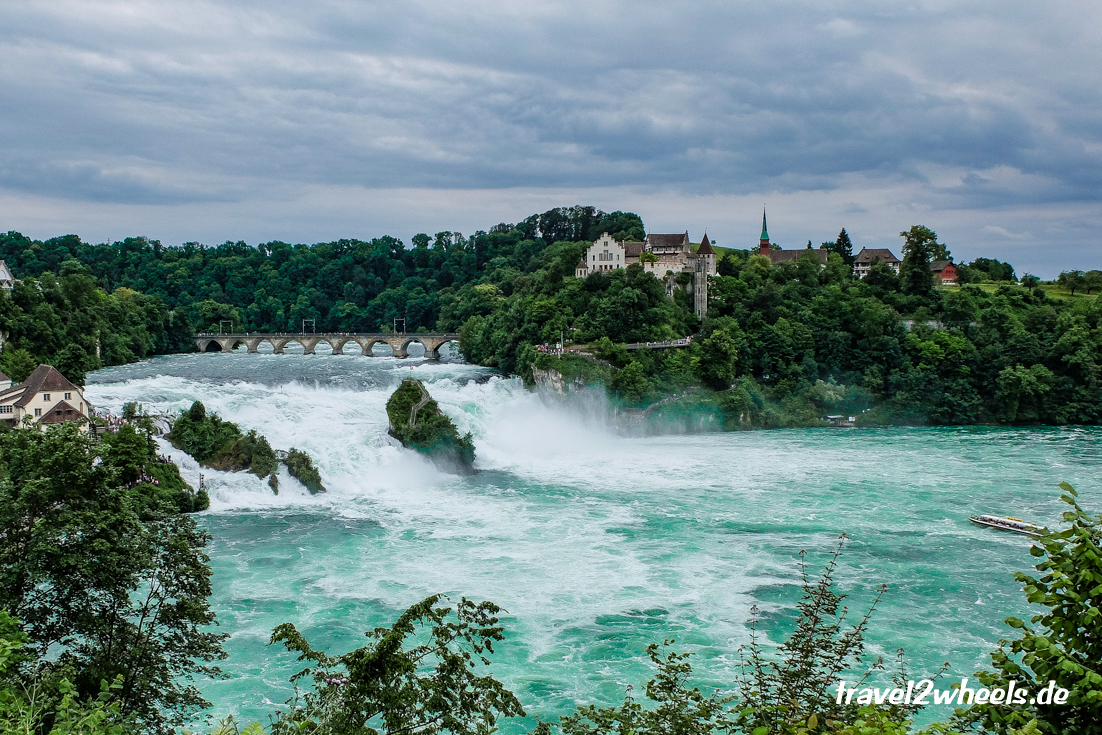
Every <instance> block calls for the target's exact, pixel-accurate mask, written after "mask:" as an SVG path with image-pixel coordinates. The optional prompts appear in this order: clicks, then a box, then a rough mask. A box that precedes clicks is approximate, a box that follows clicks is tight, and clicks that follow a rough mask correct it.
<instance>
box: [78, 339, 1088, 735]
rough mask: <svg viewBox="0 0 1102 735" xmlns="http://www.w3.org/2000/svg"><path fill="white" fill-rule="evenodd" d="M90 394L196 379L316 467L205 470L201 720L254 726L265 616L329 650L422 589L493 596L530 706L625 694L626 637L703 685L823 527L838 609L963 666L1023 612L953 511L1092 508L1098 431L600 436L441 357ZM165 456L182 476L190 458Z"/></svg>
mask: <svg viewBox="0 0 1102 735" xmlns="http://www.w3.org/2000/svg"><path fill="white" fill-rule="evenodd" d="M289 351H290V348H289ZM405 376H415V377H418V378H420V379H422V380H424V381H425V382H426V385H427V386H428V388H429V390H430V391H431V392H432V394H433V396H434V397H435V398H436V399H437V400H438V402H439V403H440V405H441V407H442V408H443V410H444V411H445V412H446V413H447V414H448V415H449V416H451V417H452V419H453V420H454V421H455V422H456V424H457V425H458V426H459V427H460V430H461V431H463V432H466V431H471V432H473V435H474V439H475V446H476V451H477V466H478V467H479V468H480V470H481V471H480V472H479V474H477V475H475V476H473V477H456V476H453V475H448V474H443V473H441V472H439V471H438V470H437V469H435V468H434V466H433V465H432V464H431V463H429V462H427V461H425V460H424V459H422V458H421V457H420V456H418V455H417V454H415V453H413V452H411V451H408V450H405V449H403V448H401V447H400V446H398V445H396V443H395V442H394V441H393V440H391V439H390V438H389V437H388V436H387V433H386V431H387V419H386V414H385V410H384V406H385V403H386V399H387V398H388V397H389V395H390V393H391V391H393V389H394V388H395V387H396V386H397V384H398V382H399V381H400V380H401V378H403V377H405ZM88 397H89V399H90V400H91V401H92V402H93V403H94V404H95V405H96V406H97V407H101V408H108V409H111V410H114V411H115V412H118V411H119V410H120V409H121V407H122V405H123V403H125V402H126V401H139V402H141V403H142V404H143V405H144V407H145V409H146V410H147V411H155V412H170V411H176V410H179V409H183V408H186V407H187V406H189V405H190V404H191V402H192V401H194V400H196V399H200V400H202V401H203V402H204V403H205V404H206V406H207V408H208V409H209V410H214V411H217V412H218V413H219V414H221V415H222V416H223V417H224V418H226V419H229V420H232V421H235V422H237V423H238V424H240V425H241V426H242V427H243V428H245V429H257V430H258V431H259V432H261V433H262V434H264V435H265V436H267V437H268V439H269V440H270V441H271V443H272V445H273V446H274V447H276V448H277V449H279V448H282V449H287V448H289V447H292V446H294V447H298V448H300V449H304V450H306V451H308V452H309V453H310V454H311V455H312V456H313V457H314V458H315V461H316V462H317V464H318V466H319V468H320V470H321V473H322V477H323V480H324V482H325V484H326V485H327V487H328V488H329V492H328V493H327V494H324V495H319V496H315V497H311V496H310V495H309V494H308V493H307V492H306V491H305V489H304V488H303V487H302V486H301V485H299V484H298V483H297V482H296V481H294V480H293V479H291V478H290V477H289V476H287V474H286V470H282V476H281V492H280V494H279V495H278V496H275V495H273V494H272V492H271V490H270V489H269V488H268V486H267V484H266V483H265V482H264V481H262V480H259V479H257V478H256V477H254V476H252V475H247V474H227V473H221V472H217V471H213V470H203V475H204V478H205V482H206V485H207V487H208V489H209V490H210V493H211V497H212V501H211V509H210V510H209V511H207V512H205V513H203V514H201V515H199V516H197V518H198V521H199V522H200V523H201V524H202V525H203V526H204V527H205V528H206V529H207V530H208V531H209V533H210V534H211V536H212V537H213V541H212V543H211V546H210V555H211V564H212V566H213V569H214V578H213V582H214V596H213V599H212V606H213V609H214V610H215V611H216V612H217V614H218V619H219V621H220V622H221V629H222V630H223V631H224V632H228V633H231V634H232V637H231V638H230V639H229V640H228V641H227V643H226V650H227V651H228V652H229V658H228V659H227V660H226V661H225V662H224V663H223V668H224V670H225V671H226V673H227V674H229V678H228V679H225V680H220V681H207V682H203V683H202V685H201V686H202V689H203V691H204V693H205V695H206V696H207V698H208V699H210V700H211V701H212V702H213V703H214V709H213V713H214V715H215V716H216V717H221V716H224V715H226V714H234V715H235V716H237V717H238V718H239V719H245V720H253V719H258V720H261V721H262V722H267V716H268V714H269V713H271V712H273V711H274V710H275V709H276V708H277V707H278V706H279V705H281V704H282V703H283V702H284V701H285V700H286V699H287V697H288V696H289V694H290V691H291V690H290V686H289V684H288V682H287V679H288V676H289V675H290V674H292V673H293V672H295V671H297V670H298V668H300V665H298V664H296V662H295V661H294V660H293V658H292V657H291V656H290V655H288V654H287V653H286V652H284V651H283V650H282V648H278V649H277V648H276V647H271V648H270V647H268V646H267V642H268V637H269V635H270V634H271V630H272V628H273V627H274V626H276V625H278V624H280V623H283V622H293V623H294V624H295V625H296V626H298V628H299V629H300V630H301V631H302V632H303V633H304V634H305V635H306V636H307V638H308V639H309V640H310V642H311V643H312V644H313V645H314V647H316V648H322V649H325V650H327V651H328V652H330V653H338V652H345V651H348V650H351V649H353V648H356V647H358V646H360V645H363V642H364V638H363V632H364V631H365V630H368V629H370V628H373V627H375V626H379V625H384V624H388V623H390V622H392V621H393V620H394V619H395V618H396V617H397V615H398V614H399V613H400V612H401V611H402V610H404V609H405V608H406V607H407V606H409V605H410V604H412V603H414V602H417V601H419V600H421V599H423V598H425V597H427V596H428V595H430V594H433V593H437V592H442V593H446V594H448V595H451V596H454V597H459V596H467V597H469V598H472V599H487V600H493V601H494V602H496V603H498V604H499V605H501V606H502V607H504V608H505V609H506V610H508V614H507V615H505V616H504V622H505V625H506V626H507V628H508V634H509V638H508V641H507V642H506V643H505V644H504V645H503V646H501V648H500V649H499V653H498V655H497V656H496V658H495V667H494V670H495V672H496V673H497V675H498V677H499V678H500V679H502V680H503V681H504V682H505V683H506V685H507V686H509V687H510V688H511V689H512V690H513V691H514V692H516V693H517V695H518V696H519V698H520V699H521V701H522V702H523V704H524V706H525V708H526V709H527V710H528V713H529V714H530V715H533V716H537V715H538V716H541V717H543V718H545V719H547V718H551V717H554V716H556V715H561V714H564V713H567V712H569V711H571V710H573V708H574V706H575V705H576V704H579V703H611V702H615V701H619V700H620V699H621V698H622V696H623V691H624V688H625V687H626V686H627V685H629V684H630V685H634V686H635V687H636V690H637V691H638V690H639V688H640V687H641V686H642V685H643V684H644V683H645V682H646V680H647V678H648V677H649V674H650V669H649V667H648V666H647V662H646V657H645V647H646V645H647V644H648V643H650V642H652V641H657V642H660V641H662V640H663V639H664V638H674V639H676V641H677V647H678V648H680V649H681V650H688V651H692V652H694V653H695V656H694V659H693V663H694V666H696V667H697V671H698V673H699V680H700V683H701V684H702V685H704V686H717V687H723V686H725V684H726V683H728V682H730V681H731V678H732V675H733V672H734V670H735V667H736V665H737V661H738V653H737V649H738V647H739V646H740V645H741V644H743V643H746V642H747V640H748V628H747V624H746V621H747V620H748V619H749V618H750V616H751V607H752V606H754V605H757V606H758V608H759V610H760V615H761V617H762V620H763V623H762V626H763V627H764V629H765V630H766V631H767V632H768V633H769V634H770V636H771V637H772V638H773V639H774V640H778V639H779V638H780V637H782V636H783V634H784V632H785V631H786V630H787V626H788V625H790V623H791V620H792V614H791V609H792V603H793V602H794V601H795V600H796V599H798V596H799V587H798V582H799V576H798V570H797V561H798V554H799V552H800V550H807V552H808V555H809V556H808V558H809V559H810V560H811V561H812V562H813V563H814V564H819V563H821V562H822V561H823V560H824V559H825V558H826V556H827V555H828V553H829V551H830V550H831V549H832V547H833V545H834V544H835V541H836V539H837V537H838V535H839V534H840V533H842V532H845V533H846V534H848V536H849V537H850V539H851V541H850V543H849V544H848V546H847V548H846V551H845V553H844V555H843V557H842V564H841V567H840V569H839V572H838V574H837V577H836V578H837V580H838V582H839V583H840V587H841V588H842V590H843V591H845V592H846V593H848V594H849V595H850V599H849V600H848V602H849V603H851V605H852V608H853V609H858V608H861V607H862V606H863V605H865V604H867V603H868V601H869V600H870V599H871V598H872V595H873V593H874V590H875V588H876V587H877V586H878V585H879V584H881V583H887V585H888V586H889V591H888V593H887V595H886V596H885V598H884V600H883V602H882V603H881V606H880V609H879V610H878V612H877V614H876V615H875V617H874V618H873V621H872V626H871V629H870V632H869V640H870V642H871V649H872V650H873V651H875V652H876V653H879V654H882V655H884V656H885V658H890V657H892V656H894V653H895V650H896V649H897V648H899V647H901V646H902V647H904V648H905V649H906V652H907V659H908V662H909V664H910V668H911V670H912V672H913V673H914V674H915V675H916V676H915V678H921V675H923V674H927V673H933V672H934V671H936V670H937V668H938V667H939V666H940V665H941V664H942V663H943V662H948V663H949V664H950V665H951V666H952V672H953V674H955V675H956V676H958V677H959V676H962V675H963V676H967V675H970V674H971V673H972V672H974V671H975V670H976V669H977V668H979V667H984V666H985V665H986V663H987V661H988V657H987V654H988V652H989V651H990V650H991V648H992V647H993V646H994V645H995V644H996V642H997V641H998V639H999V638H1000V636H1005V635H1008V634H1009V633H1010V629H1009V628H1007V627H1006V626H1005V625H1004V624H1003V623H1002V620H1003V619H1004V618H1005V617H1006V616H1008V615H1023V614H1028V612H1029V611H1028V606H1027V605H1026V603H1025V602H1024V598H1023V596H1022V593H1021V591H1020V588H1019V585H1018V583H1016V582H1015V581H1014V579H1013V576H1012V575H1013V573H1014V572H1015V571H1018V570H1028V569H1029V567H1030V563H1031V557H1030V556H1029V553H1028V549H1029V541H1028V539H1026V538H1024V537H1021V536H1017V535H1014V534H1009V533H1005V532H999V531H993V530H989V529H985V528H980V527H977V526H974V525H972V524H970V523H969V522H968V516H969V515H971V514H977V513H999V514H1009V515H1015V516H1020V517H1023V518H1026V519H1029V520H1033V521H1036V522H1041V523H1049V524H1057V523H1059V519H1060V513H1061V512H1062V510H1063V508H1064V507H1065V506H1064V505H1063V503H1061V502H1060V501H1059V500H1058V495H1059V491H1058V489H1057V488H1056V485H1057V483H1059V482H1060V481H1062V480H1067V481H1068V482H1071V483H1073V484H1074V485H1076V486H1077V488H1079V490H1080V493H1081V498H1082V501H1083V503H1084V505H1085V506H1086V507H1088V508H1090V509H1093V510H1097V509H1098V507H1099V506H1102V492H1100V487H1099V476H1098V468H1099V464H1100V461H1102V453H1100V452H1099V449H1100V443H1102V431H1099V430H1096V429H1084V428H1075V427H1070V428H1069V427H1065V428H1039V429H990V428H963V429H962V428H936V429H923V428H908V429H879V430H851V429H810V430H785V431H751V432H740V433H726V434H725V433H696V434H689V433H678V432H677V431H676V430H675V429H676V427H668V428H667V430H666V432H665V433H650V434H644V433H643V432H640V431H638V430H633V431H631V432H628V431H625V430H623V429H618V428H617V426H616V424H615V422H614V420H613V419H612V418H611V414H610V411H609V410H608V409H607V406H605V404H604V402H603V401H602V400H601V399H600V398H599V397H597V396H594V395H589V396H584V397H579V396H573V397H570V398H567V399H562V398H560V397H558V396H549V395H545V394H540V393H536V392H531V391H528V390H526V389H525V388H524V387H523V385H522V384H521V383H520V381H519V380H517V379H504V378H501V377H499V376H496V375H493V374H492V372H491V371H488V370H486V369H483V368H479V367H476V366H471V365H467V364H464V363H462V362H461V361H459V360H458V359H455V358H453V359H451V360H448V359H445V360H443V361H440V362H429V361H424V360H422V359H418V358H416V357H411V358H410V359H408V360H396V359H393V358H390V357H363V356H332V355H321V354H319V355H309V356H308V355H302V354H285V355H271V354H259V355H249V354H245V353H243V352H242V351H238V352H236V353H233V354H204V355H200V354H196V355H178V356H171V357H163V358H157V359H153V360H149V361H145V362H141V363H138V364H134V365H128V366H124V367H116V368H110V369H107V370H101V371H98V372H96V373H94V374H92V375H90V376H89V388H88ZM165 446H166V447H167V445H165ZM171 454H172V456H173V457H174V458H175V460H176V461H177V463H178V464H180V466H181V468H182V471H183V474H184V476H185V478H186V479H188V481H189V482H191V483H192V484H196V485H197V484H198V480H199V467H198V466H197V465H196V464H195V462H194V461H192V460H191V459H190V458H188V457H187V456H186V455H183V454H182V453H180V452H178V451H175V450H173V451H172V452H171ZM885 681H886V679H885ZM945 714H948V713H940V712H930V713H929V714H928V715H927V717H924V719H932V718H934V717H939V716H943V715H945ZM528 722H529V723H530V722H531V720H529V721H528ZM524 731H525V725H524V723H516V722H514V723H506V724H505V725H504V726H503V728H502V732H504V733H515V732H524Z"/></svg>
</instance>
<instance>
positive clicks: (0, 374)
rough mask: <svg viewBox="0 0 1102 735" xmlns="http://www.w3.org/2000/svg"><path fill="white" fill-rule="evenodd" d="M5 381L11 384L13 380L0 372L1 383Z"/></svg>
mask: <svg viewBox="0 0 1102 735" xmlns="http://www.w3.org/2000/svg"><path fill="white" fill-rule="evenodd" d="M4 380H7V381H9V382H10V381H11V378H9V377H8V376H7V375H4V373H3V372H2V371H0V381H4Z"/></svg>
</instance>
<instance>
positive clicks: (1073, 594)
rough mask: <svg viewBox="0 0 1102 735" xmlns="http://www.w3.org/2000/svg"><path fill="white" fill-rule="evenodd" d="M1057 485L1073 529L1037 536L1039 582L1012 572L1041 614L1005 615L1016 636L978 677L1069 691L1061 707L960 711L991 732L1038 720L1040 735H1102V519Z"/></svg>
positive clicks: (1033, 705) (1034, 549) (1035, 552)
mask: <svg viewBox="0 0 1102 735" xmlns="http://www.w3.org/2000/svg"><path fill="white" fill-rule="evenodd" d="M1060 488H1061V489H1062V490H1063V491H1064V494H1063V495H1061V496H1060V499H1061V500H1063V501H1064V502H1065V503H1067V504H1068V505H1070V506H1071V510H1070V511H1068V512H1066V513H1064V520H1065V521H1067V522H1069V523H1070V526H1069V527H1068V528H1066V529H1064V530H1062V531H1055V532H1049V533H1046V534H1044V535H1042V536H1041V537H1040V538H1039V539H1038V540H1037V541H1036V542H1035V544H1034V546H1033V547H1032V548H1031V549H1030V550H1029V553H1030V554H1032V555H1033V556H1035V557H1040V561H1038V562H1037V564H1036V569H1037V571H1038V572H1040V576H1039V577H1033V576H1030V575H1028V574H1023V573H1018V574H1015V575H1014V577H1015V579H1017V580H1018V581H1019V582H1021V583H1022V589H1023V591H1024V592H1025V595H1026V599H1027V600H1028V601H1029V602H1030V604H1032V605H1037V606H1040V607H1041V608H1042V610H1041V611H1040V612H1038V613H1037V614H1036V615H1034V616H1032V617H1031V618H1030V621H1029V623H1026V622H1025V621H1023V620H1021V619H1019V618H1015V617H1011V618H1007V619H1006V623H1007V625H1009V626H1010V627H1011V628H1014V629H1015V630H1017V631H1020V633H1019V637H1018V638H1016V639H1014V640H1004V641H1001V646H1000V648H999V649H998V650H996V651H995V652H994V653H992V654H991V662H992V664H993V667H994V671H993V672H979V673H977V675H976V676H977V677H978V678H979V680H980V681H981V682H983V684H984V686H986V687H988V688H994V687H1006V686H1007V684H1008V683H1009V682H1010V681H1014V682H1017V685H1018V686H1019V687H1021V688H1023V689H1027V690H1029V691H1031V692H1039V691H1041V690H1042V689H1045V688H1046V687H1047V686H1048V683H1049V682H1050V681H1054V682H1056V686H1057V687H1059V688H1062V689H1066V690H1068V691H1069V692H1070V694H1069V696H1068V699H1067V702H1066V703H1063V704H1056V703H1051V702H1050V703H1045V704H1038V703H1036V702H1034V703H1031V704H1029V703H1027V704H1021V705H1018V704H1013V705H1005V704H1004V705H1001V706H996V705H990V704H987V705H975V706H973V707H971V708H970V709H969V710H968V711H967V712H964V713H962V716H963V718H964V719H965V721H971V722H978V723H979V724H981V725H982V726H983V727H984V728H985V730H986V731H988V732H995V733H1010V732H1012V731H1013V730H1015V729H1017V728H1025V727H1027V726H1028V725H1029V723H1030V722H1031V721H1036V725H1035V729H1036V731H1037V732H1040V733H1044V734H1045V735H1064V734H1065V733H1075V734H1076V735H1097V734H1098V733H1102V718H1100V717H1099V716H1098V713H1099V712H1100V711H1102V665H1100V662H1102V614H1100V613H1099V610H1102V515H1091V514H1088V513H1087V512H1086V511H1084V510H1083V509H1082V508H1081V507H1080V506H1079V503H1078V500H1077V497H1078V495H1077V493H1076V491H1075V488H1073V487H1072V486H1071V485H1069V484H1068V483H1066V482H1063V483H1060Z"/></svg>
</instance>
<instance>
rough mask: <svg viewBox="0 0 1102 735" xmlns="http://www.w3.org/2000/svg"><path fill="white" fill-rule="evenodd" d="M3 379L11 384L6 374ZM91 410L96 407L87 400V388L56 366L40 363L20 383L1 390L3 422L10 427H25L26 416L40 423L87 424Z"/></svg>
mask: <svg viewBox="0 0 1102 735" xmlns="http://www.w3.org/2000/svg"><path fill="white" fill-rule="evenodd" d="M0 375H2V373H0ZM2 380H3V381H7V382H8V384H9V385H10V384H11V380H10V379H9V378H8V376H6V375H3V378H2ZM91 412H92V407H91V406H90V405H89V404H88V402H87V401H86V400H84V391H82V390H81V389H80V388H78V387H76V386H75V385H73V384H72V383H70V382H69V380H68V379H67V378H66V377H65V376H64V375H62V374H61V373H59V372H58V371H57V369H56V368H54V367H53V366H52V365H39V366H38V368H37V369H35V371H34V372H33V373H31V374H30V376H29V377H28V378H27V379H26V380H25V381H23V382H22V383H20V384H19V385H15V386H11V387H10V388H7V389H4V390H0V421H4V422H5V423H7V424H8V425H9V426H21V425H22V424H23V419H24V417H27V418H30V419H31V422H32V423H33V424H39V425H42V424H60V423H62V422H65V421H80V422H84V423H87V421H88V416H89V414H91Z"/></svg>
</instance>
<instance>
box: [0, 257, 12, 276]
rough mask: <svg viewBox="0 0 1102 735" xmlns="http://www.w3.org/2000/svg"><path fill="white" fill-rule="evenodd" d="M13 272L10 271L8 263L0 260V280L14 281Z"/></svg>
mask: <svg viewBox="0 0 1102 735" xmlns="http://www.w3.org/2000/svg"><path fill="white" fill-rule="evenodd" d="M14 280H15V274H14V273H12V272H11V268H9V267H8V264H7V263H5V262H4V261H2V260H0V281H14Z"/></svg>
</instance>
